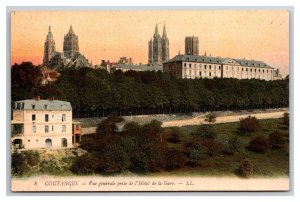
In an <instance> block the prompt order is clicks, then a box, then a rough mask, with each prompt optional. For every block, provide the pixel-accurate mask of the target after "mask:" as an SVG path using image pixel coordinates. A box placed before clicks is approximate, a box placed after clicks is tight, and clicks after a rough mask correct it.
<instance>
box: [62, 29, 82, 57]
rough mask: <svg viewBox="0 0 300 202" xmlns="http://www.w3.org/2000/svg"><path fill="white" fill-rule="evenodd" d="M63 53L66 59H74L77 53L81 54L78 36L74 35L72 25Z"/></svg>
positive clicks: (66, 36) (65, 37)
mask: <svg viewBox="0 0 300 202" xmlns="http://www.w3.org/2000/svg"><path fill="white" fill-rule="evenodd" d="M63 51H64V56H65V57H66V58H73V57H74V55H75V54H76V53H79V46H78V36H77V35H76V34H75V33H74V31H73V28H72V25H71V26H70V29H69V32H68V33H67V35H65V36H64V45H63Z"/></svg>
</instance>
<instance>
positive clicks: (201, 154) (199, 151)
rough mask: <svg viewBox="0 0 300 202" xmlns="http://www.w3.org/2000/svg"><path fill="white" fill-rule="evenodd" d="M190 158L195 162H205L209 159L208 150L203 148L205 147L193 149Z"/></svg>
mask: <svg viewBox="0 0 300 202" xmlns="http://www.w3.org/2000/svg"><path fill="white" fill-rule="evenodd" d="M188 156H189V157H190V159H192V160H193V161H201V160H205V159H207V157H208V154H207V149H206V148H205V147H203V146H200V145H199V146H197V147H192V148H191V149H189V151H188Z"/></svg>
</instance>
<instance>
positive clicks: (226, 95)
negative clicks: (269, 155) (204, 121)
mask: <svg viewBox="0 0 300 202" xmlns="http://www.w3.org/2000/svg"><path fill="white" fill-rule="evenodd" d="M41 78H42V74H41V69H40V67H39V66H34V65H33V64H32V63H30V62H25V63H22V64H15V65H13V66H12V68H11V82H12V86H11V88H12V96H11V97H12V102H14V101H17V100H22V99H30V98H32V97H33V95H35V94H38V95H40V96H41V97H42V98H44V99H45V98H47V97H49V96H54V97H55V98H56V99H59V100H65V101H69V102H71V104H72V108H73V114H74V117H100V116H107V115H109V114H113V113H115V114H117V115H138V114H164V113H188V112H200V111H214V110H243V109H266V108H278V107H288V105H289V79H288V77H287V78H286V79H284V80H276V81H264V80H257V79H251V80H238V79H233V78H214V79H201V78H200V79H193V80H191V79H176V78H175V77H173V76H171V75H169V74H167V73H163V72H161V71H159V72H154V71H144V72H136V71H127V72H125V73H123V72H122V71H120V70H117V71H116V72H115V73H114V74H109V73H108V72H107V71H105V70H101V69H92V68H85V67H83V68H80V69H73V68H68V69H65V70H63V71H61V72H60V77H59V78H58V80H57V81H55V82H54V83H50V84H48V85H46V86H42V85H41V84H40V83H41V82H40V81H41Z"/></svg>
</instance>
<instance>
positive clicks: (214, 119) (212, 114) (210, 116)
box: [205, 113, 217, 123]
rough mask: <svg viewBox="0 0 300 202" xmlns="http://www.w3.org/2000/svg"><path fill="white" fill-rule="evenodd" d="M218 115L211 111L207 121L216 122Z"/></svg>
mask: <svg viewBox="0 0 300 202" xmlns="http://www.w3.org/2000/svg"><path fill="white" fill-rule="evenodd" d="M216 118H217V117H216V115H215V114H214V113H209V114H208V115H207V116H206V118H205V121H207V122H208V123H214V122H216Z"/></svg>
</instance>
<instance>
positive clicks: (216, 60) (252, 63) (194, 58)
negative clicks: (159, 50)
mask: <svg viewBox="0 0 300 202" xmlns="http://www.w3.org/2000/svg"><path fill="white" fill-rule="evenodd" d="M226 60H234V61H236V62H237V63H239V64H240V65H241V66H248V67H264V68H272V67H271V66H270V65H268V64H266V63H265V62H262V61H256V60H246V59H235V58H222V57H211V56H204V55H176V56H175V57H173V58H172V59H170V60H169V61H167V62H165V63H169V62H203V63H212V64H223V63H224V62H225V61H226Z"/></svg>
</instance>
